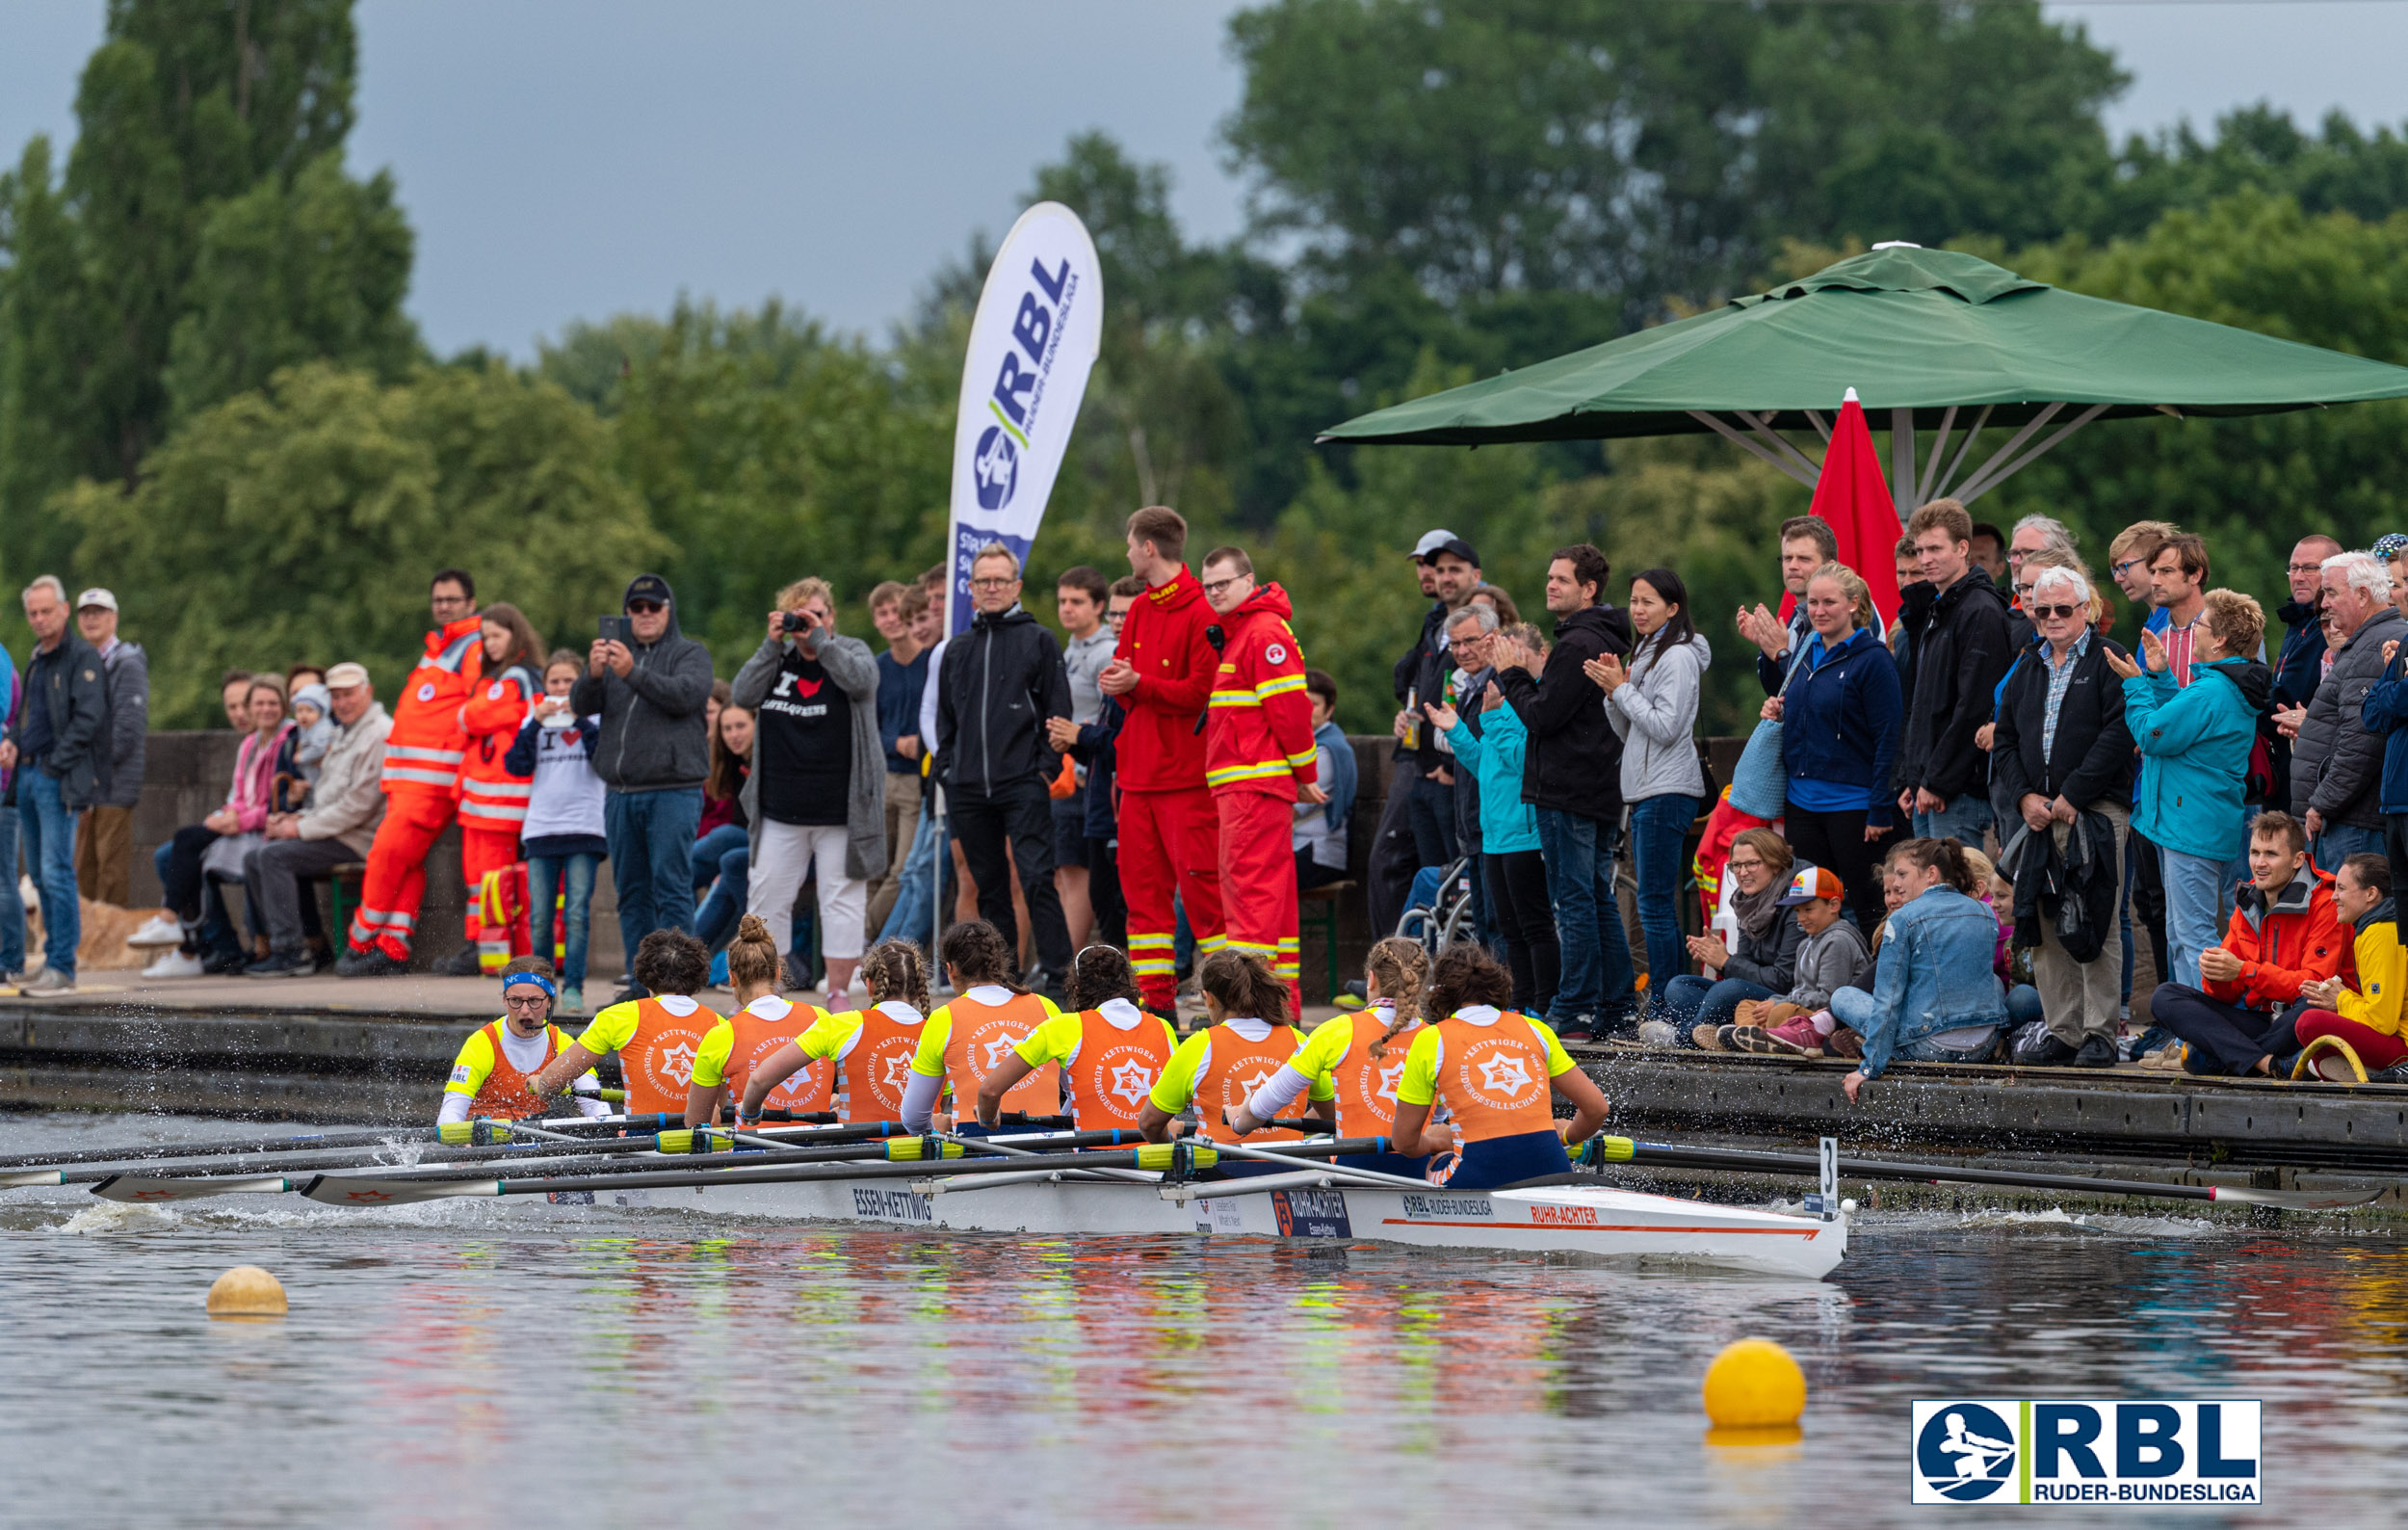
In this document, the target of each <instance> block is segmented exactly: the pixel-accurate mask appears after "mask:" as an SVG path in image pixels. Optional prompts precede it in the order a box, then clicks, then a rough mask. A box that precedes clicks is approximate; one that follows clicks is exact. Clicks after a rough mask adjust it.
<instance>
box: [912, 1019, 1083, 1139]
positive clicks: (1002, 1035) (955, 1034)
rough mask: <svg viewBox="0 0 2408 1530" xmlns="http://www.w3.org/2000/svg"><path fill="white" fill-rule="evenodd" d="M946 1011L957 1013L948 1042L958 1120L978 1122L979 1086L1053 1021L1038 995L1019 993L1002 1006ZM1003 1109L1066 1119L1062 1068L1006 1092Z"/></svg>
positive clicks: (1049, 1067)
mask: <svg viewBox="0 0 2408 1530" xmlns="http://www.w3.org/2000/svg"><path fill="white" fill-rule="evenodd" d="M945 1007H946V1009H948V1010H950V1011H952V1029H951V1031H949V1032H948V1033H947V1035H946V1037H945V1077H946V1079H947V1080H948V1081H950V1082H951V1083H952V1085H953V1086H954V1112H955V1119H956V1120H960V1121H977V1120H978V1117H979V1086H980V1085H981V1084H982V1083H984V1082H986V1075H987V1074H989V1073H991V1072H993V1071H994V1070H995V1069H996V1068H1000V1067H1001V1066H1003V1061H1004V1059H1005V1058H1007V1057H1009V1056H1010V1055H1011V1049H1012V1048H1013V1047H1014V1046H1017V1045H1018V1044H1019V1043H1020V1039H1021V1038H1022V1037H1024V1036H1026V1035H1028V1034H1029V1033H1030V1032H1031V1031H1034V1030H1035V1029H1036V1028H1037V1027H1038V1026H1040V1025H1042V1024H1044V1023H1045V1022H1046V1020H1047V1019H1049V1018H1051V1016H1050V1015H1049V1013H1048V1012H1047V1010H1046V1006H1045V1000H1044V999H1043V998H1041V997H1039V996H1038V995H1036V994H1034V993H1015V994H1013V995H1012V996H1011V997H1010V998H1008V999H1007V1000H1005V1001H1004V1002H1003V1003H1001V1004H970V1003H964V1002H962V1001H960V1000H955V1002H954V1003H952V1004H949V1005H947V1006H945ZM897 1103H898V1104H900V1103H901V1101H900V1100H899V1101H897ZM1000 1108H1001V1109H1004V1110H1017V1111H1025V1112H1026V1113H1028V1114H1029V1115H1032V1116H1056V1115H1060V1113H1061V1068H1060V1065H1058V1064H1054V1063H1048V1064H1046V1065H1045V1066H1044V1067H1043V1068H1034V1069H1032V1070H1031V1071H1030V1073H1029V1076H1028V1077H1026V1078H1024V1079H1022V1080H1021V1081H1020V1082H1019V1083H1017V1084H1014V1085H1012V1086H1011V1088H1010V1089H1008V1090H1007V1091H1005V1092H1004V1102H1003V1105H1002V1106H1001V1107H1000Z"/></svg>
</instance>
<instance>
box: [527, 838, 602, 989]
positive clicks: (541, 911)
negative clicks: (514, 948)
mask: <svg viewBox="0 0 2408 1530" xmlns="http://www.w3.org/2000/svg"><path fill="white" fill-rule="evenodd" d="M601 865H602V857H600V856H597V855H594V854H593V853H592V852H590V851H588V852H586V853H584V854H581V855H575V856H562V857H552V856H529V857H527V903H528V906H529V913H530V931H531V934H532V936H533V939H532V941H531V945H532V948H533V949H534V951H535V954H536V955H537V956H549V955H551V952H552V924H553V917H554V910H559V918H560V923H561V924H562V926H563V930H562V936H563V938H562V945H563V947H564V949H563V951H562V953H561V987H563V988H568V989H582V988H584V987H585V986H586V946H587V943H588V941H589V939H590V937H591V936H592V927H593V874H594V872H595V871H597V870H598V869H600V867H601ZM563 891H565V893H566V897H565V900H563Z"/></svg>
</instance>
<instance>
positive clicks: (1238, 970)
mask: <svg viewBox="0 0 2408 1530" xmlns="http://www.w3.org/2000/svg"><path fill="white" fill-rule="evenodd" d="M1195 986H1196V987H1197V988H1199V989H1203V990H1204V991H1205V992H1207V993H1209V994H1211V995H1212V996H1213V997H1214V998H1217V999H1218V1000H1220V1007H1221V1008H1222V1009H1223V1010H1225V1011H1227V1012H1228V1013H1229V1014H1231V1015H1242V1016H1253V1017H1254V1018H1256V1019H1262V1020H1269V1022H1270V1023H1271V1024H1273V1025H1293V1024H1294V1023H1296V1017H1295V1016H1292V1015H1290V1014H1289V1013H1288V985H1286V984H1285V983H1282V982H1280V981H1279V979H1278V977H1277V976H1275V975H1274V974H1273V973H1272V972H1271V969H1270V963H1268V962H1266V961H1264V960H1263V959H1262V958H1261V957H1260V956H1258V955H1256V954H1255V953H1254V952H1251V951H1236V950H1232V949H1230V948H1228V947H1226V946H1224V947H1222V948H1221V949H1220V950H1218V951H1216V952H1214V953H1213V954H1212V955H1211V956H1208V957H1206V958H1205V959H1204V960H1203V961H1202V962H1200V963H1196V968H1195Z"/></svg>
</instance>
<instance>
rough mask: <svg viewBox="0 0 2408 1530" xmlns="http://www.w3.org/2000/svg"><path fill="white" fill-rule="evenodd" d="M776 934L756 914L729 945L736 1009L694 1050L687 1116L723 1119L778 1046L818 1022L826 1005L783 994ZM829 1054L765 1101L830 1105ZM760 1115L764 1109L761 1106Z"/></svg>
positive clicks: (706, 1121)
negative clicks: (724, 1109) (725, 1106)
mask: <svg viewBox="0 0 2408 1530" xmlns="http://www.w3.org/2000/svg"><path fill="white" fill-rule="evenodd" d="M781 975H782V974H781V973H780V970H779V966H778V960H777V942H776V941H774V940H772V939H771V938H770V927H769V926H768V925H767V924H766V923H764V922H763V921H762V920H760V919H759V918H757V917H755V916H754V915H752V914H746V915H745V916H744V918H743V920H742V921H741V922H739V923H738V924H737V926H736V938H735V939H733V940H731V941H729V942H728V946H727V981H728V982H729V983H730V984H731V985H733V986H734V988H735V989H736V1013H735V1014H733V1015H731V1016H728V1017H727V1018H725V1019H723V1020H721V1021H720V1022H719V1023H718V1024H717V1025H714V1026H712V1027H711V1033H710V1034H709V1035H708V1036H705V1037H704V1038H703V1039H702V1049H701V1050H700V1051H698V1052H696V1053H695V1054H694V1076H693V1077H692V1078H691V1079H689V1080H687V1082H686V1124H687V1125H688V1126H711V1125H717V1124H718V1122H719V1119H720V1101H722V1100H724V1099H727V1098H729V1097H731V1096H733V1097H734V1098H737V1099H742V1098H744V1096H745V1081H746V1079H747V1078H748V1077H750V1076H751V1073H752V1070H753V1068H756V1067H757V1066H759V1065H760V1063H761V1062H762V1061H763V1060H764V1059H766V1058H767V1057H768V1056H769V1055H770V1054H771V1053H772V1052H774V1051H776V1050H778V1049H779V1048H780V1047H783V1046H785V1045H786V1044H787V1043H788V1042H792V1041H794V1039H795V1038H796V1037H798V1036H800V1035H802V1034H803V1032H805V1031H807V1030H809V1029H811V1028H812V1026H813V1025H815V1024H816V1023H817V1022H818V1021H819V1020H820V1019H821V1018H822V1016H824V1014H825V1013H826V1012H825V1011H824V1010H820V1009H817V1008H815V1007H813V1006H812V1005H808V1004H796V1003H793V1002H792V1001H790V1000H788V999H784V998H781V997H779V995H778V991H777V987H778V979H779V977H780V976H781ZM830 1071H831V1069H830V1068H828V1067H827V1065H826V1063H825V1062H824V1060H823V1061H821V1062H817V1063H814V1064H812V1065H811V1066H810V1067H808V1068H797V1069H796V1070H795V1071H793V1072H791V1073H789V1074H787V1075H786V1077H785V1078H784V1079H783V1080H781V1081H780V1082H779V1083H778V1084H777V1086H776V1087H775V1088H774V1089H772V1091H770V1093H769V1094H768V1095H767V1096H766V1098H765V1099H764V1101H763V1102H764V1103H765V1104H769V1105H774V1106H776V1107H777V1108H778V1109H780V1110H787V1111H793V1112H796V1113H797V1114H800V1113H803V1112H806V1111H822V1110H825V1109H827V1101H828V1095H829V1089H828V1074H829V1073H830ZM753 1114H754V1115H755V1117H756V1118H757V1117H758V1116H759V1114H760V1112H759V1110H758V1108H756V1109H755V1110H754V1113H753Z"/></svg>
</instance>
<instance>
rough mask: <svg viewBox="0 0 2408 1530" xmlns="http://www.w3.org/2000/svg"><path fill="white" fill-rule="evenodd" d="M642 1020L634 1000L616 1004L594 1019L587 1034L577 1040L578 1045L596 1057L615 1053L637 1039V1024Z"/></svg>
mask: <svg viewBox="0 0 2408 1530" xmlns="http://www.w3.org/2000/svg"><path fill="white" fill-rule="evenodd" d="M639 1019H641V1016H640V1015H639V1014H638V1013H637V1010H636V1005H635V1001H634V1000H632V999H631V1000H629V1001H628V1002H627V1003H625V1004H614V1005H612V1006H611V1007H610V1008H609V1009H607V1010H604V1011H603V1012H602V1013H601V1014H599V1015H597V1016H594V1017H593V1023H592V1024H591V1025H589V1026H587V1027H586V1034H585V1035H583V1036H580V1037H578V1038H577V1044H578V1045H579V1046H582V1047H584V1048H585V1049H586V1050H587V1051H589V1052H591V1053H593V1054H595V1055H596V1056H601V1055H602V1054H604V1053H608V1052H615V1051H617V1050H618V1049H619V1048H620V1047H622V1046H625V1045H626V1044H627V1043H628V1042H632V1041H634V1040H635V1039H636V1024H637V1021H638V1020H639Z"/></svg>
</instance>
